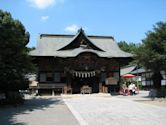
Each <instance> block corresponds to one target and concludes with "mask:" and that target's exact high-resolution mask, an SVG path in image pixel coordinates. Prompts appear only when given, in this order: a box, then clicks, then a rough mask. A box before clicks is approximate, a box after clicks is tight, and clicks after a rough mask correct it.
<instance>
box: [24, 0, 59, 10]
mask: <svg viewBox="0 0 166 125" xmlns="http://www.w3.org/2000/svg"><path fill="white" fill-rule="evenodd" d="M27 2H28V3H30V6H32V7H36V8H38V9H46V8H48V7H51V6H54V5H55V4H56V2H57V1H56V0H27Z"/></svg>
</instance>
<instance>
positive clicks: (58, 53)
mask: <svg viewBox="0 0 166 125" xmlns="http://www.w3.org/2000/svg"><path fill="white" fill-rule="evenodd" d="M80 34H83V36H84V37H85V40H86V41H87V42H88V44H91V45H90V46H93V47H92V48H86V47H83V46H79V47H77V48H72V49H71V48H70V49H65V48H67V46H70V44H71V43H72V42H74V41H75V40H76V39H77V38H78V36H79V35H80ZM75 42H77V41H75ZM94 47H96V49H95V48H94ZM83 52H91V53H95V54H97V55H98V56H99V57H107V58H127V57H132V55H131V54H130V53H126V52H124V51H122V50H121V49H120V48H119V47H118V45H117V43H116V42H115V41H114V39H113V37H110V36H109V37H108V36H86V35H85V33H84V32H83V30H82V29H81V30H79V31H78V33H77V34H76V35H75V36H74V35H53V34H41V35H40V37H39V39H38V42H37V47H36V49H35V50H32V51H31V52H30V55H31V56H54V57H64V58H65V57H76V56H77V55H79V54H81V53H83Z"/></svg>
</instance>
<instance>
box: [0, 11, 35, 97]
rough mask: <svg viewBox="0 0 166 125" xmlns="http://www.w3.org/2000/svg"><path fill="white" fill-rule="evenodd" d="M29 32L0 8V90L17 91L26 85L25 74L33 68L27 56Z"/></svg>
mask: <svg viewBox="0 0 166 125" xmlns="http://www.w3.org/2000/svg"><path fill="white" fill-rule="evenodd" d="M29 37H30V35H29V33H28V32H26V30H25V28H24V26H23V25H22V23H21V22H20V21H18V20H14V19H13V18H12V16H11V14H10V13H8V12H3V11H2V10H0V91H1V92H5V94H6V97H7V98H8V97H9V92H11V91H18V90H19V89H25V88H26V87H27V80H26V79H25V74H27V73H29V72H31V71H32V70H33V69H34V66H33V64H32V63H31V58H30V57H29V56H28V52H29V51H28V50H29V49H28V48H27V47H26V45H27V44H28V42H29Z"/></svg>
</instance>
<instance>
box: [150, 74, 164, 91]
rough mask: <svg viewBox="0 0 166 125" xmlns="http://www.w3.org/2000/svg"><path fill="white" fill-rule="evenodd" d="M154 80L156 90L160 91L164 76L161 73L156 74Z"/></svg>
mask: <svg viewBox="0 0 166 125" xmlns="http://www.w3.org/2000/svg"><path fill="white" fill-rule="evenodd" d="M152 79H153V86H154V88H155V89H160V88H161V80H162V75H161V74H160V71H157V72H154V74H153V76H152Z"/></svg>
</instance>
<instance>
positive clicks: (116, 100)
mask: <svg viewBox="0 0 166 125" xmlns="http://www.w3.org/2000/svg"><path fill="white" fill-rule="evenodd" d="M124 98H125V97H124ZM132 99H133V98H132ZM132 99H131V100H130V99H129V97H127V98H125V99H123V98H122V97H119V96H118V97H108V96H106V97H100V96H99V97H97V96H90V95H83V96H81V97H79V96H75V97H71V98H65V99H64V101H65V103H66V104H67V105H68V107H69V108H70V110H71V111H72V113H73V114H74V116H75V117H76V118H77V120H78V121H79V122H80V124H81V125H165V123H166V107H161V106H156V105H150V104H144V103H138V102H134V101H132Z"/></svg>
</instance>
